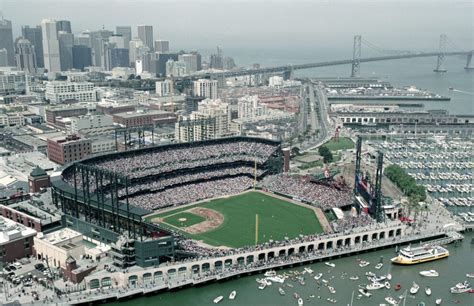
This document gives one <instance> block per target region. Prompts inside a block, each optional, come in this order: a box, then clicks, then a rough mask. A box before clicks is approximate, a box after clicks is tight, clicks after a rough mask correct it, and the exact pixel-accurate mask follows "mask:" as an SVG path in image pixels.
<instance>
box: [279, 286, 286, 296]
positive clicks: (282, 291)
mask: <svg viewBox="0 0 474 306" xmlns="http://www.w3.org/2000/svg"><path fill="white" fill-rule="evenodd" d="M278 292H279V293H280V295H285V294H286V292H285V290H283V288H281V287H278Z"/></svg>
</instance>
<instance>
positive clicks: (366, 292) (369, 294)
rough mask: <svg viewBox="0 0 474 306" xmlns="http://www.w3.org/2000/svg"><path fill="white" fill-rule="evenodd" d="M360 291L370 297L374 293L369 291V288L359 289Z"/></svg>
mask: <svg viewBox="0 0 474 306" xmlns="http://www.w3.org/2000/svg"><path fill="white" fill-rule="evenodd" d="M359 292H360V294H362V295H363V296H365V297H370V296H371V295H372V293H370V292H369V291H367V289H362V288H361V289H359Z"/></svg>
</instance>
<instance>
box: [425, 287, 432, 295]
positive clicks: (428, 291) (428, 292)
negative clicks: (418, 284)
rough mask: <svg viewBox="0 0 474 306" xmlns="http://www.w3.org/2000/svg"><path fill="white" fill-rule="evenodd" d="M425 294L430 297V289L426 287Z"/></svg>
mask: <svg viewBox="0 0 474 306" xmlns="http://www.w3.org/2000/svg"><path fill="white" fill-rule="evenodd" d="M425 293H426V295H427V296H430V295H431V288H430V287H426V288H425Z"/></svg>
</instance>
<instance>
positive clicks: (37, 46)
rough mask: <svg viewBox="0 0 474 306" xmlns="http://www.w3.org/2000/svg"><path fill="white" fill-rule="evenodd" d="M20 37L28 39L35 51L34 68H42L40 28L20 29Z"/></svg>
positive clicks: (26, 27)
mask: <svg viewBox="0 0 474 306" xmlns="http://www.w3.org/2000/svg"><path fill="white" fill-rule="evenodd" d="M21 36H22V37H23V38H25V39H28V40H29V41H30V43H31V45H32V46H33V47H34V50H35V55H36V56H35V57H36V66H37V67H38V68H44V55H43V34H42V33H41V26H36V27H34V28H30V27H29V26H22V27H21Z"/></svg>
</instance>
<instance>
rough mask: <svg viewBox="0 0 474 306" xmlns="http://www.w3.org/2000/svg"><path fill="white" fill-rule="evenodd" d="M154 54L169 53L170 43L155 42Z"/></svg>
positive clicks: (165, 41)
mask: <svg viewBox="0 0 474 306" xmlns="http://www.w3.org/2000/svg"><path fill="white" fill-rule="evenodd" d="M155 52H161V53H166V52H170V42H169V41H168V40H155Z"/></svg>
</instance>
